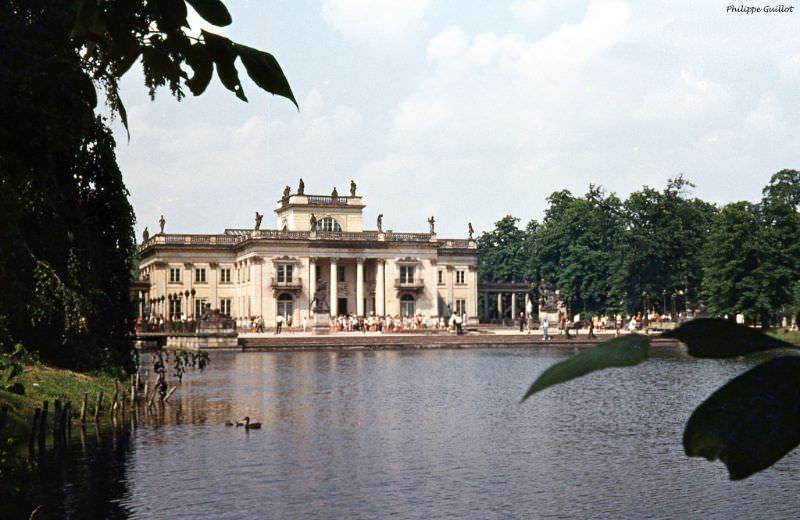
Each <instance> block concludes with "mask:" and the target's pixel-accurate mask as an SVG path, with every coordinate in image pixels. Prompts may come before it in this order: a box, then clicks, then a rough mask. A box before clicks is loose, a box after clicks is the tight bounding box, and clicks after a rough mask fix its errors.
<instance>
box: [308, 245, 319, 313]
mask: <svg viewBox="0 0 800 520" xmlns="http://www.w3.org/2000/svg"><path fill="white" fill-rule="evenodd" d="M308 291H309V295H308V312H309V314H310V313H311V300H313V299H314V295H315V294H316V293H317V259H316V258H309V259H308Z"/></svg>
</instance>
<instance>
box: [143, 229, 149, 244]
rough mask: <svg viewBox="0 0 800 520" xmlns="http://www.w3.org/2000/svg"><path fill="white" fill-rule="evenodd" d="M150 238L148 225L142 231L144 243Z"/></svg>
mask: <svg viewBox="0 0 800 520" xmlns="http://www.w3.org/2000/svg"><path fill="white" fill-rule="evenodd" d="M149 238H150V232H149V231H148V230H147V226H145V227H144V231H142V244H144V243H145V242H147V240H148V239H149Z"/></svg>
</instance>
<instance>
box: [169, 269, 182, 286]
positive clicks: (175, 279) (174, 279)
mask: <svg viewBox="0 0 800 520" xmlns="http://www.w3.org/2000/svg"><path fill="white" fill-rule="evenodd" d="M180 282H181V268H180V267H170V268H169V283H180Z"/></svg>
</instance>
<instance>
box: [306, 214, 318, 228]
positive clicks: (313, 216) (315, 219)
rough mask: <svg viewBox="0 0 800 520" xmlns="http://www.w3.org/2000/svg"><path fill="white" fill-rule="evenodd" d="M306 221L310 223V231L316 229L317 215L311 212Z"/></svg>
mask: <svg viewBox="0 0 800 520" xmlns="http://www.w3.org/2000/svg"><path fill="white" fill-rule="evenodd" d="M308 223H309V224H311V231H316V229H317V216H316V215H314V214H313V213H312V214H311V218H310V219H308Z"/></svg>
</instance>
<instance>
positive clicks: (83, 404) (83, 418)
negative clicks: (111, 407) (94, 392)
mask: <svg viewBox="0 0 800 520" xmlns="http://www.w3.org/2000/svg"><path fill="white" fill-rule="evenodd" d="M88 399H89V394H87V393H86V392H84V393H83V400H82V401H81V422H82V423H85V422H86V401H87V400H88Z"/></svg>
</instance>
